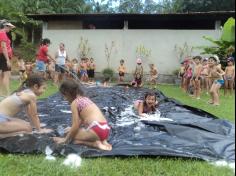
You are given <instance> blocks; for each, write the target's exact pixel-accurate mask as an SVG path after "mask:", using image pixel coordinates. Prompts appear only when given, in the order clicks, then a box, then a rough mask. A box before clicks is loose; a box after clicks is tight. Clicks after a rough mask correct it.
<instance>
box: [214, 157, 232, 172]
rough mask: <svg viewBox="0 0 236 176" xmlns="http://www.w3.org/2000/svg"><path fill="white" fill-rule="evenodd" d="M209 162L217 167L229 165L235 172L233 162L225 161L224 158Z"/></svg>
mask: <svg viewBox="0 0 236 176" xmlns="http://www.w3.org/2000/svg"><path fill="white" fill-rule="evenodd" d="M211 164H213V165H215V166H217V167H229V168H230V169H232V170H233V172H234V173H235V162H227V161H225V160H219V161H215V162H212V163H211Z"/></svg>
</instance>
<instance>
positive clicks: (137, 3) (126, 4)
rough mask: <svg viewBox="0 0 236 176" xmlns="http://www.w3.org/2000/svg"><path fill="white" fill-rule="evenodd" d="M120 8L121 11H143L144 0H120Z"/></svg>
mask: <svg viewBox="0 0 236 176" xmlns="http://www.w3.org/2000/svg"><path fill="white" fill-rule="evenodd" d="M118 9H119V12H120V13H142V12H143V3H142V0H120V5H119V8H118Z"/></svg>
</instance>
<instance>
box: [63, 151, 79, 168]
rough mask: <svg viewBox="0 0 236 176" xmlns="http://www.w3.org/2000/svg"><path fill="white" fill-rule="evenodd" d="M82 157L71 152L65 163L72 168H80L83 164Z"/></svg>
mask: <svg viewBox="0 0 236 176" xmlns="http://www.w3.org/2000/svg"><path fill="white" fill-rule="evenodd" d="M81 163H82V159H81V157H80V156H79V155H77V154H69V155H68V156H67V157H66V159H65V160H64V162H63V164H64V165H66V166H69V167H71V168H78V167H80V166H81Z"/></svg>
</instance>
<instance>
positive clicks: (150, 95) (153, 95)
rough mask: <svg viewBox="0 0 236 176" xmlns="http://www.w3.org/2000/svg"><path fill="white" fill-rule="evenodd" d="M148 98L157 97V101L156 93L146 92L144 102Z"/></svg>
mask: <svg viewBox="0 0 236 176" xmlns="http://www.w3.org/2000/svg"><path fill="white" fill-rule="evenodd" d="M147 97H155V101H156V100H157V96H156V94H155V92H146V93H145V95H144V101H145V100H146V98H147Z"/></svg>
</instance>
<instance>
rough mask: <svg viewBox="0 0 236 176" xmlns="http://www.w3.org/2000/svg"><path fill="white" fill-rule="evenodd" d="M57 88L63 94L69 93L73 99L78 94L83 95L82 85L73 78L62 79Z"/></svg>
mask: <svg viewBox="0 0 236 176" xmlns="http://www.w3.org/2000/svg"><path fill="white" fill-rule="evenodd" d="M59 90H60V92H61V93H62V94H63V95H69V96H70V97H71V98H73V99H76V97H77V96H78V95H80V96H83V95H84V91H83V89H82V86H81V85H80V83H78V82H77V81H75V80H70V79H68V80H65V81H63V82H62V84H61V86H60V88H59Z"/></svg>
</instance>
